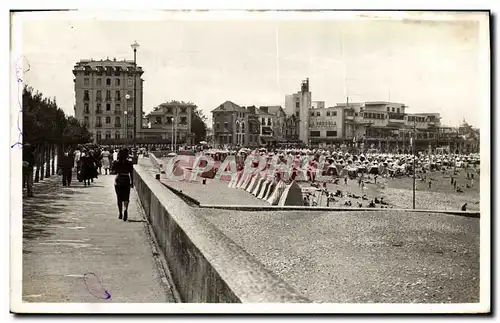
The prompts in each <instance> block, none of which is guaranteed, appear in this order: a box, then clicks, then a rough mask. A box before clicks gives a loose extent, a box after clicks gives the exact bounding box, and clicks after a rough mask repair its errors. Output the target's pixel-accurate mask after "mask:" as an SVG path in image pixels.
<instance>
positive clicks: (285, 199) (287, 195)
mask: <svg viewBox="0 0 500 323" xmlns="http://www.w3.org/2000/svg"><path fill="white" fill-rule="evenodd" d="M278 205H279V206H285V205H293V206H301V205H303V202H302V189H301V188H300V186H299V184H297V182H296V181H292V182H291V183H290V185H288V186H287V187H285V189H284V190H283V193H282V194H281V197H280V200H279V202H278Z"/></svg>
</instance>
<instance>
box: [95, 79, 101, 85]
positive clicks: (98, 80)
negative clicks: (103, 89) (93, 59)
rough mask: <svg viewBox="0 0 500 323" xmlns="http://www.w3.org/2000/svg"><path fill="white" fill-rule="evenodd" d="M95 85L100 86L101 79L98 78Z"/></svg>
mask: <svg viewBox="0 0 500 323" xmlns="http://www.w3.org/2000/svg"><path fill="white" fill-rule="evenodd" d="M96 84H97V86H101V85H102V79H100V78H98V79H97V80H96Z"/></svg>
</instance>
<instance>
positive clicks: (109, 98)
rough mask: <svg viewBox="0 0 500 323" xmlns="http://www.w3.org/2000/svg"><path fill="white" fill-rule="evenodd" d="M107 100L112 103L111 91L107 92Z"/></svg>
mask: <svg viewBox="0 0 500 323" xmlns="http://www.w3.org/2000/svg"><path fill="white" fill-rule="evenodd" d="M106 100H110V101H111V91H110V90H106Z"/></svg>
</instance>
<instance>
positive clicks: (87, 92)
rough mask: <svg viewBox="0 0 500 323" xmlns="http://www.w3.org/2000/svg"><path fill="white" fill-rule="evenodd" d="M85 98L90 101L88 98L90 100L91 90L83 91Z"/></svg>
mask: <svg viewBox="0 0 500 323" xmlns="http://www.w3.org/2000/svg"><path fill="white" fill-rule="evenodd" d="M83 99H84V100H85V101H88V100H89V91H88V90H85V91H84V92H83Z"/></svg>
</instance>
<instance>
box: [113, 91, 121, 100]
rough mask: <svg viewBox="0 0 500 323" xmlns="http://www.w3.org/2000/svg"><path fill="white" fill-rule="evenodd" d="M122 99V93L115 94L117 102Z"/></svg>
mask: <svg viewBox="0 0 500 323" xmlns="http://www.w3.org/2000/svg"><path fill="white" fill-rule="evenodd" d="M121 99H122V96H121V93H120V91H119V90H118V91H116V92H115V101H120V100H121Z"/></svg>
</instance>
